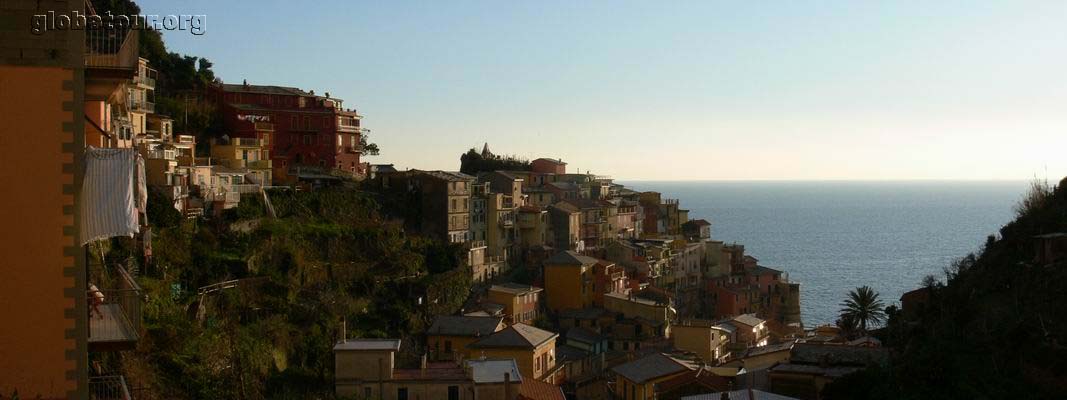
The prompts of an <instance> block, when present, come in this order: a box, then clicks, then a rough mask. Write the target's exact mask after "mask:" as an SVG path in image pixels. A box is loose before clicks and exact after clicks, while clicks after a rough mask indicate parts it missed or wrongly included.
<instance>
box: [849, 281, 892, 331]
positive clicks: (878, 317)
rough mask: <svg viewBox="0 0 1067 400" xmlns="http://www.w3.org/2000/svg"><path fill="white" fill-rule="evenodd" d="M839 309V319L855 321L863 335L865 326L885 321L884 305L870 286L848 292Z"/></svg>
mask: <svg viewBox="0 0 1067 400" xmlns="http://www.w3.org/2000/svg"><path fill="white" fill-rule="evenodd" d="M841 307H842V308H841V319H842V320H843V321H847V320H849V319H851V320H852V321H855V323H856V324H858V325H859V331H860V332H861V333H863V334H866V333H867V326H869V325H874V324H877V323H881V322H883V321H885V304H884V303H882V300H879V299H878V292H875V291H874V289H871V287H870V286H861V287H858V288H856V289H855V290H852V291H851V292H849V293H848V298H847V299H845V301H843V302H841Z"/></svg>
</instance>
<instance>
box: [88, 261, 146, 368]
mask: <svg viewBox="0 0 1067 400" xmlns="http://www.w3.org/2000/svg"><path fill="white" fill-rule="evenodd" d="M110 275H111V276H110V277H108V276H103V275H101V276H99V278H98V279H100V282H99V283H100V284H102V285H103V284H104V281H105V280H109V281H113V282H114V283H113V284H112V285H107V287H97V290H92V289H91V288H90V289H88V290H86V300H87V301H88V304H89V345H90V347H91V348H92V347H96V348H97V349H98V350H108V349H110V348H112V347H129V346H132V345H134V344H135V343H136V342H137V340H138V339H139V338H140V334H141V333H140V332H141V303H142V301H143V300H144V295H143V294H142V292H141V287H140V286H138V285H137V282H135V281H134V280H133V277H132V276H130V274H129V273H127V272H126V270H125V269H123V268H122V267H119V266H116V267H114V268H112V269H111V272H110ZM90 282H92V280H91V281H90ZM93 283H94V284H95V283H96V282H93Z"/></svg>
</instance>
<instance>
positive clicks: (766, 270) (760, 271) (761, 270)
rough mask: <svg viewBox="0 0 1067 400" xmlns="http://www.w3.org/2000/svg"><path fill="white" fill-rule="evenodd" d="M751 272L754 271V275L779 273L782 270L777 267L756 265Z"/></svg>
mask: <svg viewBox="0 0 1067 400" xmlns="http://www.w3.org/2000/svg"><path fill="white" fill-rule="evenodd" d="M752 273H754V274H756V275H769V274H781V273H782V271H779V270H777V269H774V268H770V267H764V266H762V265H757V266H756V268H754V269H753V270H752Z"/></svg>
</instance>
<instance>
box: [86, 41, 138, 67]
mask: <svg viewBox="0 0 1067 400" xmlns="http://www.w3.org/2000/svg"><path fill="white" fill-rule="evenodd" d="M137 47H138V43H137V31H135V30H132V29H127V30H124V31H123V30H118V29H86V30H85V68H87V69H115V70H123V71H124V72H125V71H126V70H128V72H129V73H134V72H135V71H136V70H137V56H138V53H137V51H138V48H137ZM135 76H136V75H135ZM127 79H128V78H127Z"/></svg>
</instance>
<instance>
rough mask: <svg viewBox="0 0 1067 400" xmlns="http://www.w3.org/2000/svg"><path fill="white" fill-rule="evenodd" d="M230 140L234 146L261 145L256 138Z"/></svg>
mask: <svg viewBox="0 0 1067 400" xmlns="http://www.w3.org/2000/svg"><path fill="white" fill-rule="evenodd" d="M230 140H231V143H233V144H234V145H236V146H261V145H262V143H263V142H261V141H260V139H256V138H233V139H230Z"/></svg>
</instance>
